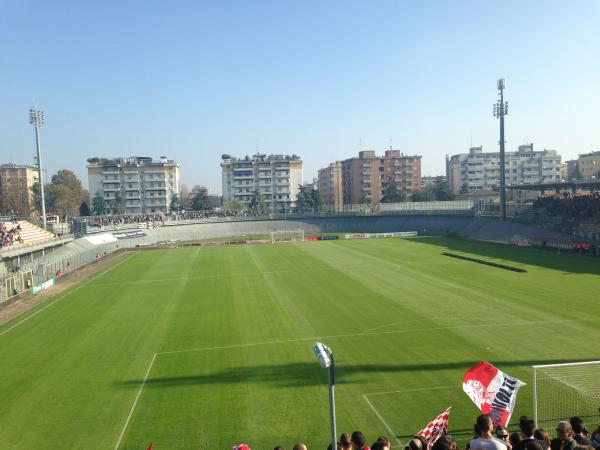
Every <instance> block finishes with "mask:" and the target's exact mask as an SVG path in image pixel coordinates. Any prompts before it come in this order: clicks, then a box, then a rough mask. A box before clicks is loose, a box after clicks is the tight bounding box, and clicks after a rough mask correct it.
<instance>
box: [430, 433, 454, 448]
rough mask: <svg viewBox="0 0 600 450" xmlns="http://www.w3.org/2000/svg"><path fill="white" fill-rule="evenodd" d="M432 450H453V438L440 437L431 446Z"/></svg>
mask: <svg viewBox="0 0 600 450" xmlns="http://www.w3.org/2000/svg"><path fill="white" fill-rule="evenodd" d="M431 450H452V436H448V435H447V434H446V435H444V436H440V437H439V438H438V439H437V440H436V441H435V442H434V443H433V445H432V446H431Z"/></svg>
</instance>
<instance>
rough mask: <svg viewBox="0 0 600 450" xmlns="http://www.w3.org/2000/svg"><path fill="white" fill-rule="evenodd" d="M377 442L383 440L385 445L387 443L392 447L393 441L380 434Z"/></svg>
mask: <svg viewBox="0 0 600 450" xmlns="http://www.w3.org/2000/svg"><path fill="white" fill-rule="evenodd" d="M377 442H383V443H384V444H385V445H387V446H388V447H389V448H392V443H391V441H390V440H389V439H388V438H386V437H385V436H379V437H378V438H377ZM371 450H373V448H371Z"/></svg>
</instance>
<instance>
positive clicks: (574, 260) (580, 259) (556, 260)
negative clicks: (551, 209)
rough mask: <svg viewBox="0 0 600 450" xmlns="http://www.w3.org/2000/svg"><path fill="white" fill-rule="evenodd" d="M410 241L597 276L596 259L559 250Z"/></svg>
mask: <svg viewBox="0 0 600 450" xmlns="http://www.w3.org/2000/svg"><path fill="white" fill-rule="evenodd" d="M410 242H413V243H415V244H419V243H425V244H430V245H436V246H439V247H441V248H442V249H443V250H441V251H444V250H448V249H449V250H453V251H458V252H465V253H470V254H474V255H479V256H484V257H488V258H494V259H496V260H504V261H512V262H515V263H521V264H527V265H530V266H538V267H545V268H548V269H553V270H560V271H562V272H569V273H589V274H594V275H600V258H596V257H593V256H590V255H583V254H579V253H573V252H570V251H565V250H561V253H560V254H557V252H556V250H551V249H541V248H531V247H516V246H512V245H507V244H497V243H494V242H482V241H473V240H468V239H461V238H446V237H422V238H419V239H414V240H411V241H410Z"/></svg>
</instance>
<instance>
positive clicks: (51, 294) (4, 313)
mask: <svg viewBox="0 0 600 450" xmlns="http://www.w3.org/2000/svg"><path fill="white" fill-rule="evenodd" d="M130 254H131V250H121V251H118V252H115V253H113V254H111V255H107V256H105V257H103V258H101V259H98V260H97V261H94V262H91V263H89V264H86V265H85V266H83V267H80V268H78V269H75V270H73V271H71V272H69V273H66V274H64V275H63V276H62V277H60V278H58V279H57V280H56V284H55V285H54V286H52V287H51V288H50V289H48V290H45V291H41V292H38V293H37V294H35V295H33V294H30V293H29V292H24V293H21V294H19V295H18V296H16V297H15V298H14V299H13V300H10V301H9V302H8V304H5V305H3V306H0V325H2V324H3V323H6V322H8V321H9V320H11V319H12V318H14V317H16V316H18V315H20V314H23V313H24V312H26V311H29V310H30V309H31V308H33V307H34V306H36V305H39V304H40V303H43V302H45V301H48V300H51V299H53V298H55V297H57V296H59V295H61V294H62V293H63V292H65V291H66V290H67V289H70V288H72V287H73V286H76V285H78V284H80V283H83V282H85V281H86V280H88V279H90V278H91V277H93V276H94V275H96V274H97V273H100V272H102V271H103V270H106V269H108V268H110V267H111V266H113V265H114V264H116V263H118V262H119V261H121V260H122V259H124V258H126V257H127V256H128V255H130Z"/></svg>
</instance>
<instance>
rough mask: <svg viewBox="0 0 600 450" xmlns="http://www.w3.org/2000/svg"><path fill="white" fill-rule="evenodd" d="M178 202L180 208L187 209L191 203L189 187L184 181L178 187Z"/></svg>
mask: <svg viewBox="0 0 600 450" xmlns="http://www.w3.org/2000/svg"><path fill="white" fill-rule="evenodd" d="M179 203H180V204H181V208H182V209H188V208H189V207H190V205H191V199H190V188H189V187H188V185H187V184H185V183H183V184H182V185H181V187H180V188H179Z"/></svg>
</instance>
